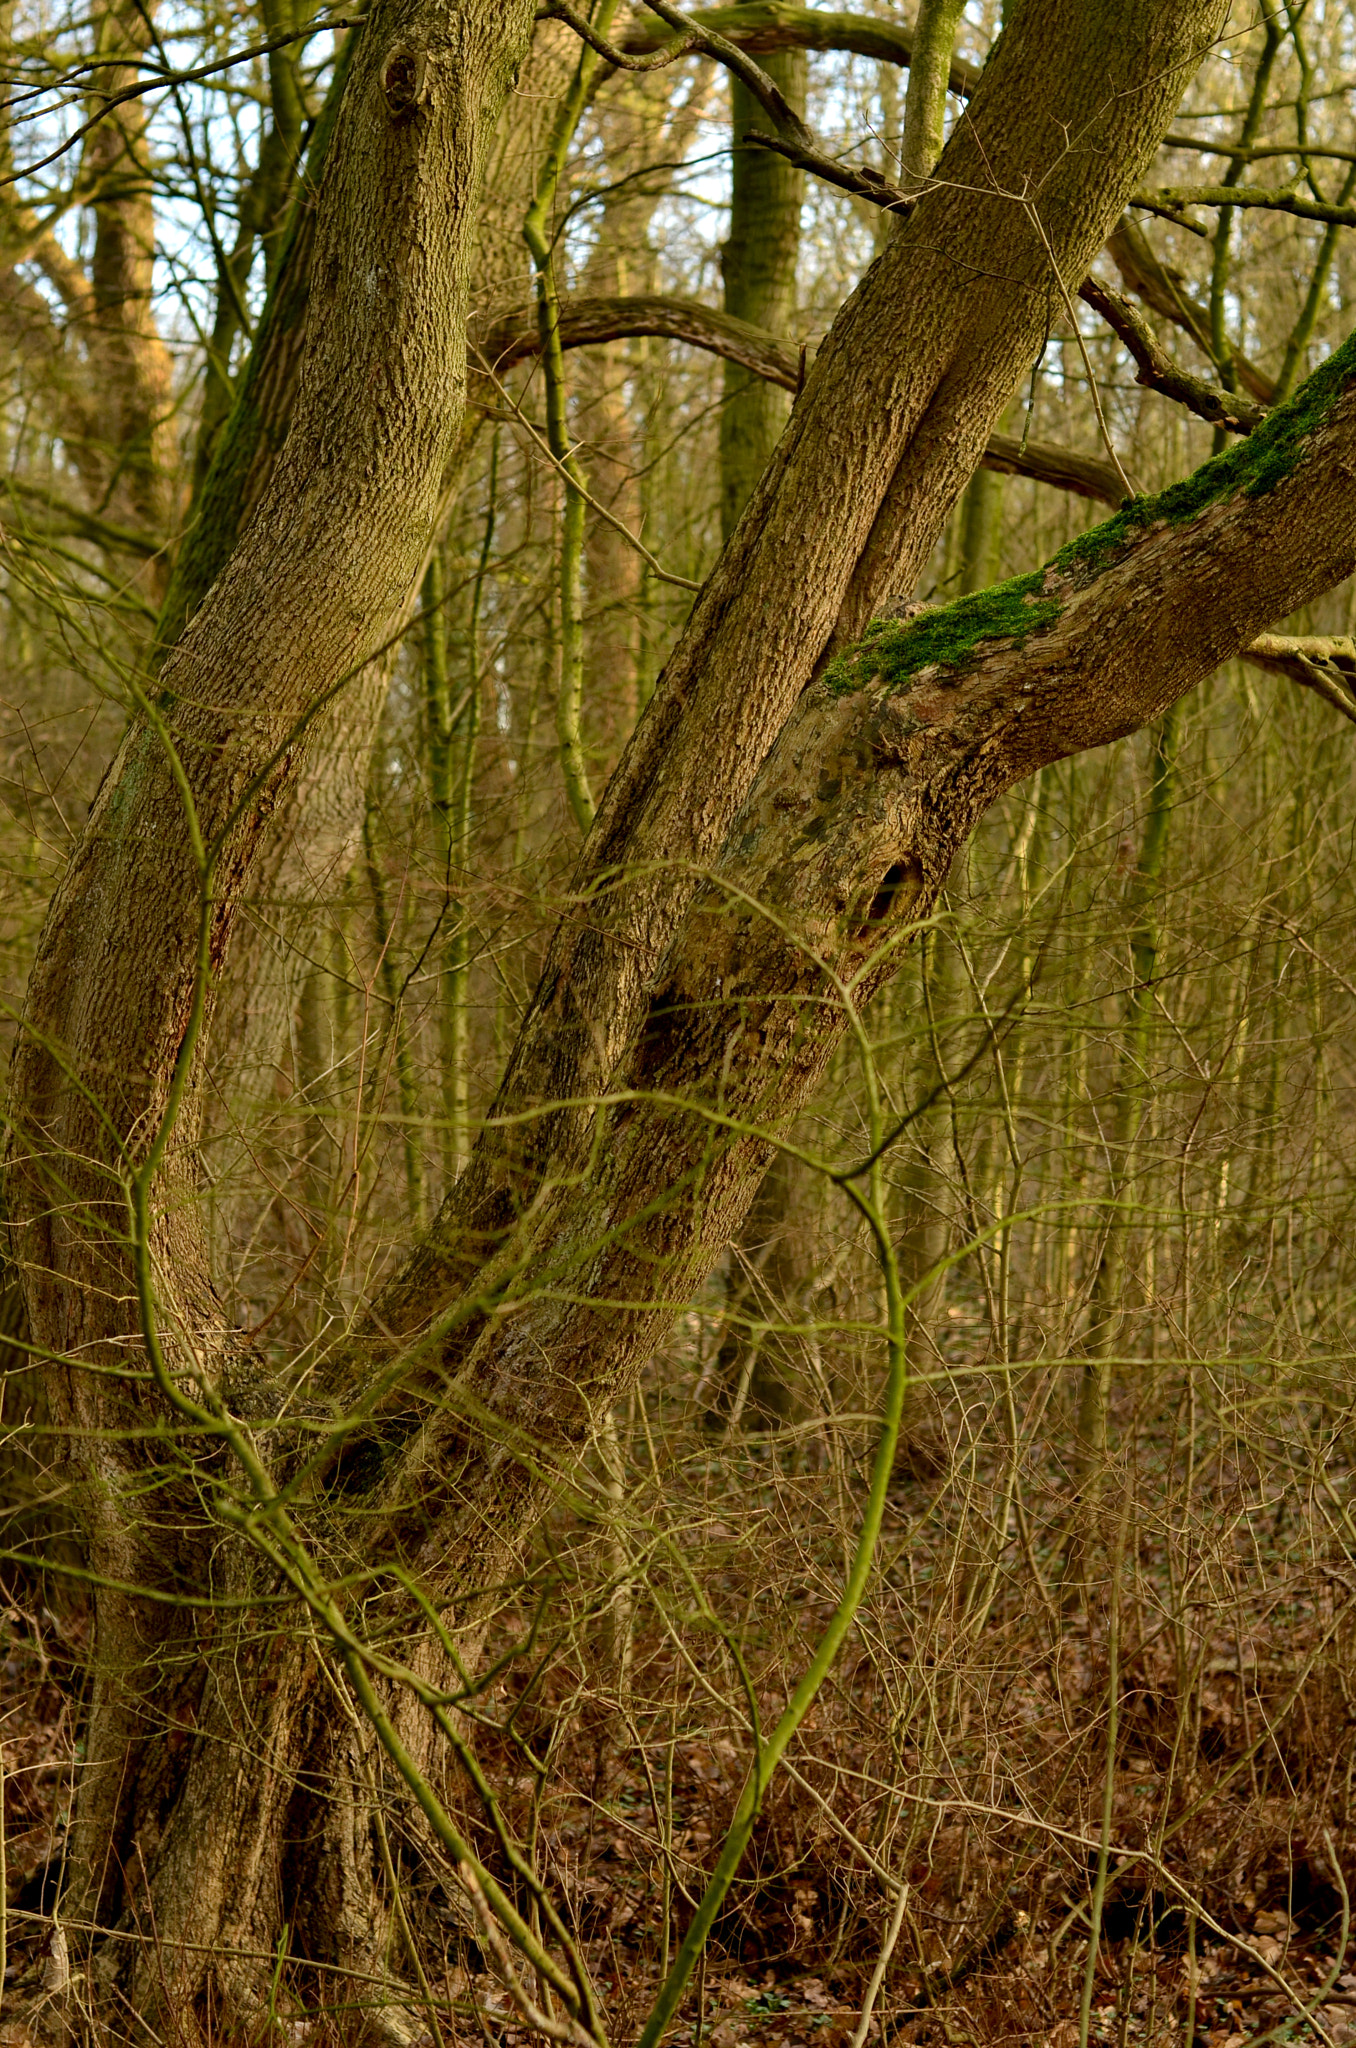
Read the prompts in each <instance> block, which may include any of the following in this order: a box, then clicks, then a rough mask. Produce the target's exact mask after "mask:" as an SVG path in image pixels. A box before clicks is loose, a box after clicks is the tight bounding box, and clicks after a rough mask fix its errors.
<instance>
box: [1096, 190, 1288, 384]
mask: <svg viewBox="0 0 1356 2048" xmlns="http://www.w3.org/2000/svg"><path fill="white" fill-rule="evenodd" d="M1106 247H1107V254H1108V255H1109V256H1110V258H1111V260H1112V262H1113V263H1114V264H1115V266H1116V268H1117V270H1119V272H1120V274H1121V279H1122V281H1123V283H1124V284H1125V285H1126V286H1127V287H1128V288H1129V290H1131V291H1132V292H1134V293H1135V294H1136V296H1137V297H1138V298H1141V299H1143V301H1144V303H1145V305H1146V306H1147V307H1148V308H1149V311H1150V312H1151V313H1157V314H1158V316H1159V318H1160V319H1162V320H1168V321H1171V323H1172V325H1173V326H1174V327H1177V328H1180V329H1181V331H1182V333H1184V334H1189V335H1190V336H1191V339H1192V340H1193V341H1194V342H1195V344H1196V346H1197V348H1198V349H1199V350H1200V352H1201V354H1202V355H1203V356H1204V357H1205V358H1206V360H1207V361H1212V360H1213V350H1212V348H1211V342H1210V315H1209V313H1208V312H1207V311H1206V309H1205V307H1204V306H1201V305H1198V304H1197V303H1196V301H1195V300H1194V299H1192V298H1190V297H1188V295H1187V293H1186V292H1185V291H1184V290H1183V289H1182V287H1181V281H1180V279H1179V278H1178V277H1177V276H1176V274H1175V273H1174V272H1172V271H1170V270H1168V269H1167V268H1165V266H1164V265H1163V264H1162V263H1160V262H1159V260H1158V258H1157V256H1156V255H1155V254H1154V252H1153V249H1152V248H1151V247H1150V244H1149V241H1148V237H1147V236H1146V235H1145V233H1144V230H1143V228H1141V227H1140V225H1139V223H1138V222H1137V221H1133V220H1131V218H1130V216H1129V215H1128V214H1125V215H1123V216H1122V218H1121V220H1120V221H1119V223H1118V224H1117V226H1116V228H1115V230H1114V231H1113V233H1112V234H1110V235H1109V236H1108V237H1107V244H1106ZM1234 368H1235V369H1236V370H1237V372H1238V374H1239V377H1240V378H1241V379H1242V381H1243V383H1244V384H1246V386H1247V388H1248V390H1249V391H1250V392H1251V393H1252V395H1253V397H1254V398H1255V399H1256V400H1257V402H1258V404H1259V405H1270V404H1271V403H1272V401H1273V400H1274V398H1275V396H1276V386H1275V384H1274V382H1273V381H1272V379H1271V378H1270V377H1268V376H1267V375H1266V373H1265V372H1264V371H1262V370H1259V369H1258V368H1257V366H1256V364H1255V363H1250V362H1249V361H1248V359H1247V357H1246V356H1243V355H1239V354H1235V356H1234Z"/></svg>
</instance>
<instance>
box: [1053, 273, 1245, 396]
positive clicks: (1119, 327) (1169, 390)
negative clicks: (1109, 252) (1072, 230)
mask: <svg viewBox="0 0 1356 2048" xmlns="http://www.w3.org/2000/svg"><path fill="white" fill-rule="evenodd" d="M1078 296H1079V297H1080V298H1081V299H1082V300H1083V302H1084V304H1085V305H1088V306H1091V307H1092V309H1093V311H1094V312H1096V313H1100V314H1101V316H1102V318H1103V319H1104V320H1105V321H1106V323H1107V326H1108V327H1110V328H1111V330H1112V332H1113V333H1114V334H1116V335H1117V336H1118V337H1119V338H1120V340H1121V341H1123V342H1124V343H1125V346H1126V348H1127V349H1128V350H1129V351H1130V354H1131V356H1132V357H1133V358H1134V362H1135V370H1136V376H1135V382H1136V383H1137V384H1144V385H1147V386H1148V387H1149V389H1151V390H1153V391H1161V392H1162V393H1163V394H1164V396H1165V397H1167V398H1175V399H1176V400H1177V402H1178V404H1179V405H1185V406H1186V407H1188V409H1189V410H1190V411H1191V412H1194V413H1196V414H1197V415H1198V417H1199V418H1201V419H1203V420H1209V421H1210V423H1211V425H1212V426H1217V427H1227V429H1228V430H1229V432H1230V433H1231V434H1250V433H1251V432H1252V430H1253V428H1254V427H1256V426H1259V425H1260V424H1261V422H1262V420H1263V419H1265V417H1266V414H1265V412H1264V410H1263V409H1262V408H1261V407H1260V406H1256V405H1252V404H1250V403H1249V402H1248V400H1247V399H1246V398H1240V397H1239V395H1238V394H1237V392H1234V391H1225V390H1224V389H1223V388H1222V387H1221V386H1220V385H1218V384H1212V383H1211V382H1210V381H1209V379H1208V378H1205V377H1197V376H1194V375H1193V374H1192V372H1191V371H1190V370H1184V369H1183V368H1182V365H1181V364H1180V363H1178V362H1175V361H1174V359H1173V358H1172V357H1171V356H1170V355H1169V354H1168V352H1167V350H1166V349H1165V348H1164V347H1163V345H1162V343H1161V342H1160V341H1159V339H1158V336H1157V335H1156V334H1155V333H1154V331H1153V329H1152V327H1150V325H1149V323H1148V321H1147V320H1146V319H1145V318H1144V315H1143V314H1142V313H1141V312H1139V311H1138V310H1137V308H1136V307H1134V306H1133V305H1132V304H1131V303H1130V301H1129V299H1127V298H1126V297H1125V295H1124V294H1123V293H1122V292H1118V291H1116V290H1115V289H1114V287H1113V286H1111V285H1109V284H1103V283H1102V281H1101V279H1100V278H1096V277H1089V278H1085V279H1084V281H1083V283H1082V284H1081V285H1080V286H1079V290H1078Z"/></svg>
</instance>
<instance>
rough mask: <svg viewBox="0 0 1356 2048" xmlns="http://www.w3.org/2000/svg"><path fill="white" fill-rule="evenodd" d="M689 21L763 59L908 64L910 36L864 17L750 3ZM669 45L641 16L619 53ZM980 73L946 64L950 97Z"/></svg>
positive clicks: (955, 62)
mask: <svg viewBox="0 0 1356 2048" xmlns="http://www.w3.org/2000/svg"><path fill="white" fill-rule="evenodd" d="M688 18H689V20H691V21H693V22H696V23H698V24H699V25H700V26H702V27H705V28H712V29H716V30H718V31H719V32H720V34H722V35H723V36H725V37H726V38H727V40H728V41H730V42H732V43H735V44H737V45H738V46H739V48H740V49H743V50H749V51H751V52H756V53H758V54H759V55H766V54H768V53H770V52H771V51H774V50H787V49H802V50H826V51H827V50H844V51H847V52H848V53H849V54H851V55H852V56H857V57H874V58H875V59H876V61H877V62H878V63H881V64H901V65H904V64H908V63H909V62H910V60H911V58H912V56H913V33H912V30H910V29H908V28H905V27H904V25H903V24H902V23H898V22H894V21H890V20H888V19H886V18H885V17H881V18H880V19H877V18H876V17H875V16H873V15H869V14H850V13H835V12H831V11H830V10H829V9H827V8H825V9H823V10H820V9H819V8H810V7H791V6H787V5H785V4H784V0H752V4H747V5H743V6H734V7H693V8H691V9H689V10H688ZM668 40H671V38H670V37H665V35H664V32H663V30H662V29H661V28H660V27H659V26H658V25H657V24H656V23H655V22H654V21H653V20H651V19H649V18H648V17H647V16H645V15H644V14H637V16H636V17H635V19H634V20H633V22H632V24H631V26H630V27H629V28H628V29H627V30H626V32H625V34H624V35H623V36H621V37H620V38H619V41H620V44H621V48H622V49H623V50H624V51H626V52H627V53H628V54H629V55H633V56H639V55H643V54H644V53H645V52H647V51H650V50H658V49H661V48H662V47H663V45H664V43H665V42H666V41H668ZM979 72H980V67H979V65H977V64H967V63H966V61H965V59H964V58H963V57H953V58H952V60H951V79H950V85H951V90H952V92H954V93H956V94H957V95H958V96H959V97H961V98H966V97H968V95H969V94H970V93H972V92H973V91H974V89H975V84H976V81H977V80H978V78H979Z"/></svg>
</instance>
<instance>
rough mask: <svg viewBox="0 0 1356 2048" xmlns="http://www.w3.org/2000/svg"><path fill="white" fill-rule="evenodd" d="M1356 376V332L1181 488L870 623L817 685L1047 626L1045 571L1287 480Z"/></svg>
mask: <svg viewBox="0 0 1356 2048" xmlns="http://www.w3.org/2000/svg"><path fill="white" fill-rule="evenodd" d="M1353 377H1356V335H1353V336H1352V337H1351V339H1350V340H1348V341H1346V342H1344V343H1343V344H1342V346H1341V348H1339V349H1337V350H1335V351H1334V353H1333V354H1332V355H1330V356H1329V357H1328V359H1327V361H1326V362H1325V363H1323V364H1321V365H1320V366H1319V368H1318V369H1317V370H1315V371H1314V373H1313V375H1312V377H1310V378H1308V380H1307V381H1306V382H1305V383H1304V384H1303V385H1301V387H1300V389H1299V390H1298V391H1297V392H1296V394H1295V396H1294V398H1292V399H1291V401H1290V403H1289V404H1288V405H1282V406H1278V407H1277V408H1276V410H1275V412H1273V413H1272V414H1270V415H1269V417H1268V418H1267V419H1266V420H1264V421H1263V423H1262V425H1261V426H1260V427H1257V428H1256V429H1255V430H1254V431H1253V433H1251V434H1250V435H1249V436H1248V438H1247V440H1245V441H1237V442H1235V443H1234V445H1233V446H1232V447H1230V448H1227V449H1225V450H1224V452H1223V453H1222V454H1220V455H1216V456H1215V457H1213V459H1212V460H1211V461H1209V462H1206V463H1203V464H1202V465H1201V467H1200V468H1199V469H1197V470H1193V471H1192V473H1191V475H1190V476H1188V477H1183V479H1182V481H1181V482H1180V483H1175V484H1171V485H1169V487H1168V489H1167V490H1166V491H1160V492H1159V493H1158V494H1157V496H1156V497H1152V498H1127V499H1126V501H1125V503H1124V504H1123V505H1122V506H1121V509H1120V511H1119V512H1117V513H1116V514H1115V515H1114V516H1113V517H1112V518H1110V519H1106V520H1103V522H1102V524H1101V525H1100V526H1094V527H1092V528H1091V530H1090V531H1089V532H1087V533H1083V534H1080V535H1079V536H1078V537H1077V539H1076V540H1071V541H1070V542H1069V543H1068V544H1067V546H1065V547H1062V548H1061V549H1060V551H1059V553H1058V554H1057V555H1056V556H1055V558H1054V561H1053V562H1052V563H1051V564H1050V566H1049V568H1048V569H1041V570H1037V571H1036V573H1035V574H1034V575H1030V576H1014V577H1013V578H1012V579H1011V581H1010V582H1008V583H997V584H995V585H994V587H993V588H992V589H991V590H980V591H977V592H976V593H975V595H974V596H973V597H960V598H957V599H956V600H955V601H954V603H952V604H949V605H945V606H943V607H942V608H941V609H940V610H938V611H930V612H924V613H922V614H921V615H920V616H919V617H918V618H914V619H877V620H876V621H875V622H874V623H873V624H872V625H870V626H868V627H867V630H866V633H865V635H864V636H863V638H862V639H861V640H860V641H859V642H858V643H857V645H856V646H855V647H849V648H846V649H845V650H844V651H843V653H842V654H840V655H838V656H837V657H836V659H835V660H834V661H833V662H831V663H830V665H829V667H828V668H827V669H826V670H825V673H824V684H825V687H826V688H827V689H828V690H829V691H830V693H831V694H832V695H833V696H835V697H842V696H846V695H847V694H848V692H849V691H853V690H861V689H865V688H866V686H867V684H868V683H870V682H872V681H873V680H874V679H875V678H876V677H880V678H881V679H882V680H883V681H884V682H885V683H887V684H889V685H891V686H892V687H895V688H898V687H899V686H900V685H901V684H903V683H905V682H907V680H908V679H909V677H910V676H914V675H917V674H918V673H919V671H920V670H922V669H925V668H932V667H938V668H945V669H953V670H954V669H959V668H963V667H964V666H965V665H966V663H967V662H969V661H970V660H972V659H973V657H974V654H975V650H976V648H977V647H978V646H979V644H980V642H981V641H984V640H1011V641H1013V642H1014V643H1015V644H1016V645H1017V646H1018V647H1022V646H1024V645H1025V644H1026V641H1027V639H1028V638H1029V637H1030V635H1031V634H1032V633H1035V632H1039V631H1040V630H1041V629H1042V628H1043V627H1046V626H1052V625H1053V624H1054V623H1055V620H1056V619H1057V618H1058V617H1059V615H1060V612H1061V611H1062V609H1063V604H1062V602H1061V600H1060V598H1059V597H1057V596H1048V595H1046V594H1045V585H1046V581H1047V579H1048V578H1049V577H1050V576H1051V574H1052V572H1053V575H1054V577H1055V578H1056V579H1058V578H1060V577H1064V578H1068V579H1071V580H1072V581H1073V582H1075V583H1076V584H1077V583H1086V582H1087V581H1088V580H1089V579H1090V577H1091V576H1093V575H1095V574H1096V573H1097V571H1098V570H1100V569H1101V568H1103V567H1104V566H1105V565H1106V563H1107V562H1108V561H1109V560H1110V559H1111V558H1112V557H1114V556H1115V555H1116V554H1118V553H1119V552H1120V550H1121V549H1122V548H1124V547H1127V546H1128V545H1129V544H1130V543H1131V542H1132V541H1134V540H1135V539H1137V538H1138V536H1139V535H1140V534H1142V533H1147V532H1148V530H1149V528H1150V527H1153V526H1157V525H1160V524H1166V525H1169V526H1182V525H1185V524H1186V522H1187V521H1188V520H1189V519H1194V518H1196V517H1197V515H1198V514H1199V513H1201V512H1203V511H1205V509H1206V507H1207V506H1209V505H1213V504H1217V503H1219V502H1221V501H1222V500H1224V499H1226V498H1232V497H1235V496H1239V495H1241V496H1244V497H1248V498H1260V497H1264V496H1265V495H1266V493H1267V492H1268V491H1274V490H1275V488H1276V486H1277V484H1279V483H1281V482H1282V481H1283V480H1284V478H1286V477H1287V476H1289V475H1290V473H1291V471H1292V470H1293V469H1294V468H1295V467H1296V466H1297V464H1298V463H1299V461H1300V459H1301V457H1302V456H1303V454H1304V451H1305V448H1306V446H1307V445H1308V441H1309V437H1310V436H1311V434H1312V433H1313V431H1314V429H1315V428H1316V427H1317V426H1318V425H1319V424H1320V422H1321V421H1322V419H1323V417H1324V415H1325V414H1326V413H1327V412H1328V410H1329V409H1330V407H1331V406H1332V405H1333V404H1334V403H1335V402H1336V400H1337V399H1338V397H1339V396H1340V395H1341V393H1342V391H1343V389H1344V388H1345V386H1346V385H1347V384H1349V383H1350V382H1351V381H1352V379H1353Z"/></svg>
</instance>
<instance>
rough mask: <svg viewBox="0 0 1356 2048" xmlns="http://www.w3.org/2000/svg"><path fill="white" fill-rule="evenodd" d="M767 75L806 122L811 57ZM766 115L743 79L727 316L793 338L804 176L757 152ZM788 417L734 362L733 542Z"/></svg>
mask: <svg viewBox="0 0 1356 2048" xmlns="http://www.w3.org/2000/svg"><path fill="white" fill-rule="evenodd" d="M763 68H764V70H765V71H766V72H767V75H768V77H769V78H770V79H771V80H772V82H773V84H774V85H775V86H776V87H777V88H778V90H779V91H780V92H781V94H782V96H783V98H784V99H785V100H786V103H787V105H788V106H789V107H790V108H791V110H792V112H793V113H794V114H796V115H798V116H800V117H802V118H803V116H804V113H805V78H806V66H805V52H804V51H803V50H779V51H777V52H775V53H774V54H772V55H770V56H769V57H768V58H767V59H766V60H765V62H764V66H763ZM763 118H765V117H764V116H763V112H762V108H761V107H760V106H759V104H758V102H757V101H756V100H755V99H754V97H753V95H752V93H750V92H749V90H748V88H747V87H746V86H745V85H744V84H743V83H742V82H741V81H740V80H739V79H737V78H732V79H731V80H730V140H731V148H732V156H731V181H730V232H729V236H728V237H727V239H726V242H725V246H724V248H723V249H722V250H721V254H720V270H721V278H722V280H723V282H724V286H725V314H726V317H727V318H729V319H733V320H742V321H747V322H748V323H749V324H750V325H751V326H754V327H762V328H769V329H771V331H772V333H774V334H783V333H788V332H790V331H791V329H792V321H793V316H794V314H795V309H796V265H797V260H798V258H799V256H800V209H801V204H802V201H803V200H804V197H805V174H804V172H803V171H798V170H796V169H795V167H794V166H793V165H791V164H789V163H788V162H787V161H786V159H785V157H781V156H775V155H774V154H773V153H772V152H771V151H770V150H763V149H756V148H751V147H750V146H749V145H748V144H747V143H745V142H744V140H743V137H744V134H745V132H746V130H748V129H750V128H756V127H757V126H758V124H759V121H760V119H763ZM789 410H790V408H789V407H788V405H787V404H786V401H785V399H783V398H782V397H781V395H780V393H779V392H778V391H777V389H776V388H775V386H774V385H772V384H770V383H768V382H765V381H764V380H763V379H762V378H761V377H758V376H756V375H754V374H753V373H752V372H750V371H748V370H745V369H740V368H738V367H737V366H736V365H735V364H734V363H732V362H730V361H729V360H728V359H727V361H726V366H725V389H724V393H723V399H722V405H721V415H720V526H721V533H722V536H723V537H724V538H725V539H726V540H728V539H729V538H730V535H731V534H732V533H733V532H734V530H735V528H736V526H737V525H738V524H739V519H740V515H741V513H742V512H743V510H744V507H745V505H747V503H748V501H749V499H750V498H751V497H752V496H753V493H754V491H755V490H756V489H757V486H758V482H759V479H760V478H761V476H762V474H763V471H764V470H765V469H766V468H767V465H768V462H769V461H770V459H771V456H772V451H773V449H774V448H775V447H776V445H777V442H778V440H779V439H780V437H781V432H782V428H783V427H784V426H785V425H786V419H787V414H788V412H789Z"/></svg>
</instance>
